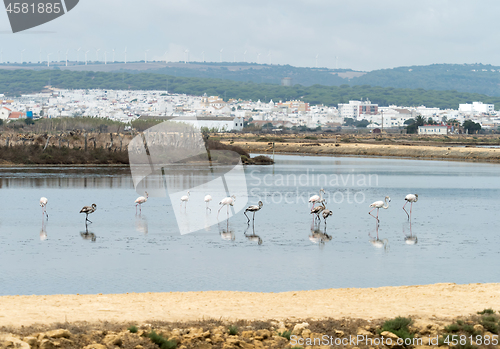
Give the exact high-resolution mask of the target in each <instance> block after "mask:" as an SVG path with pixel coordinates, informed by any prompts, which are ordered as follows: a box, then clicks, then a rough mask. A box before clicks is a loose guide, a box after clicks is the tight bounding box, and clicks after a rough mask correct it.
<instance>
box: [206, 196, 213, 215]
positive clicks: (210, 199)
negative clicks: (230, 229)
mask: <svg viewBox="0 0 500 349" xmlns="http://www.w3.org/2000/svg"><path fill="white" fill-rule="evenodd" d="M210 201H212V196H211V195H205V202H206V203H207V210H210V212H212V209H211V208H210V207H208V205H209V204H210Z"/></svg>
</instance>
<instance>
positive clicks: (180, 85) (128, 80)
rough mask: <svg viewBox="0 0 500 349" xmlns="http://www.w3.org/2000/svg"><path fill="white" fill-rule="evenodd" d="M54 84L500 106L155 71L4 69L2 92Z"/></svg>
mask: <svg viewBox="0 0 500 349" xmlns="http://www.w3.org/2000/svg"><path fill="white" fill-rule="evenodd" d="M46 85H51V86H53V87H57V88H64V89H114V90H128V89H130V90H167V89H168V91H169V92H170V93H185V94H190V95H197V96H200V95H203V94H204V93H206V94H207V95H218V96H222V97H224V98H225V99H226V100H227V99H229V98H235V99H243V100H249V99H251V100H254V101H256V100H259V99H260V100H261V101H266V102H267V101H269V100H270V99H272V100H274V101H280V100H290V99H301V100H304V101H305V102H308V103H310V104H312V105H316V104H324V105H329V106H337V105H338V104H339V103H347V102H348V101H349V100H359V99H360V98H363V99H365V98H368V99H370V100H371V101H372V102H374V103H377V104H379V105H381V106H387V105H392V104H396V105H403V106H420V105H426V106H428V107H438V108H454V109H457V108H458V104H459V103H470V102H472V101H482V102H484V103H492V104H496V106H497V108H500V97H489V96H486V95H481V94H477V93H461V92H457V91H435V90H424V89H396V88H392V87H371V86H368V85H362V86H352V87H350V86H348V85H346V84H344V85H341V86H340V87H337V86H323V85H313V86H308V87H304V86H300V85H295V86H292V87H284V86H279V85H275V84H256V83H252V82H237V81H231V80H221V79H200V78H185V77H174V76H168V75H162V74H152V73H138V74H129V73H102V72H91V71H89V72H70V71H61V70H41V71H35V70H0V93H3V94H5V95H6V96H16V95H21V94H25V93H31V92H39V91H41V90H42V89H43V88H44V86H46Z"/></svg>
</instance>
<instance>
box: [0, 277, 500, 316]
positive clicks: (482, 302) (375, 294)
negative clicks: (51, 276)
mask: <svg viewBox="0 0 500 349" xmlns="http://www.w3.org/2000/svg"><path fill="white" fill-rule="evenodd" d="M485 308H493V309H497V310H499V309H500V284H468V285H456V284H435V285H425V286H402V287H382V288H367V289H355V288H350V289H329V290H317V291H297V292H284V293H249V292H226V291H221V292H218V291H211V292H174V293H143V294H136V293H130V294H115V295H54V296H3V297H0V326H7V325H11V326H22V325H24V326H29V325H32V324H35V323H45V324H48V323H53V322H65V321H69V322H76V321H88V322H99V321H111V322H126V321H135V322H137V323H143V322H146V321H152V320H159V321H196V320H200V319H209V318H211V319H219V318H223V319H228V320H239V319H241V320H269V319H278V320H279V319H306V318H312V319H322V318H333V319H341V318H344V317H350V318H362V319H380V318H388V317H394V316H398V315H401V316H413V317H418V318H422V319H432V318H434V317H439V318H454V317H457V316H466V315H470V314H475V313H476V312H477V311H480V310H483V309H485Z"/></svg>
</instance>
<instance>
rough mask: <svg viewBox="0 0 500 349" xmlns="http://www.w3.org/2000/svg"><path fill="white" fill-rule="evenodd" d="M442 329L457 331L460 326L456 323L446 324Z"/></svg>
mask: <svg viewBox="0 0 500 349" xmlns="http://www.w3.org/2000/svg"><path fill="white" fill-rule="evenodd" d="M444 330H445V331H446V332H451V333H457V332H458V331H460V326H458V324H451V325H449V326H446V327H445V328H444Z"/></svg>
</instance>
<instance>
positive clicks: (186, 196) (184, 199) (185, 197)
mask: <svg viewBox="0 0 500 349" xmlns="http://www.w3.org/2000/svg"><path fill="white" fill-rule="evenodd" d="M189 194H190V193H189V192H187V195H184V196H183V197H181V207H182V203H183V202H184V203H185V204H184V207H185V208H187V202H188V201H189Z"/></svg>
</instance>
